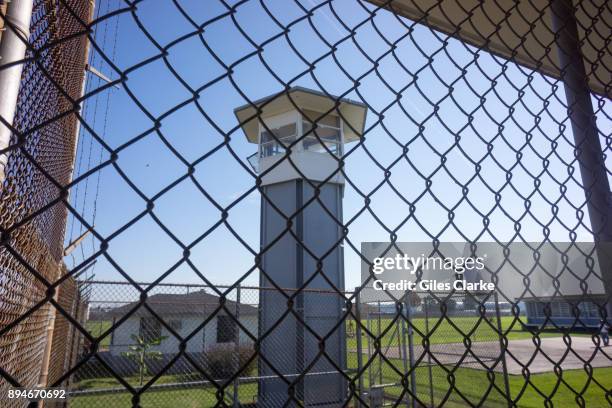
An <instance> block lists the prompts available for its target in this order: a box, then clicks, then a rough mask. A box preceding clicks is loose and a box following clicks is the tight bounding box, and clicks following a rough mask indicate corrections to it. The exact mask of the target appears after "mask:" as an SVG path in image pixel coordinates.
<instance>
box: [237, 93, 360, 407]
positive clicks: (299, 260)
mask: <svg viewBox="0 0 612 408" xmlns="http://www.w3.org/2000/svg"><path fill="white" fill-rule="evenodd" d="M256 107H259V109H261V111H262V113H261V114H260V115H256ZM365 112H366V109H365V106H364V105H362V104H359V103H356V102H353V101H350V100H347V99H338V98H330V97H329V96H327V95H323V94H320V93H318V92H316V91H311V90H308V89H304V88H292V89H291V90H289V91H288V92H286V93H283V94H280V95H275V96H271V97H268V98H264V99H262V100H260V101H256V102H254V103H253V104H249V105H246V106H244V107H241V108H238V109H236V111H235V113H236V116H237V118H238V120H239V121H240V123H241V125H242V127H243V130H244V131H245V133H246V135H247V138H248V139H249V141H251V142H253V143H256V144H257V145H258V152H257V153H256V154H255V155H253V156H251V157H250V158H249V161H250V162H251V164H252V165H253V167H254V169H255V171H256V172H257V173H258V174H259V175H260V177H261V180H262V201H261V243H260V245H261V251H262V252H261V256H262V258H261V259H262V261H261V265H260V269H261V270H260V286H261V287H262V288H263V289H262V290H261V293H260V298H259V305H260V312H259V337H260V339H261V346H260V358H259V359H258V370H259V375H260V377H261V380H260V381H259V392H258V405H259V406H262V407H282V406H287V401H292V400H293V401H294V402H293V403H289V404H288V405H289V406H298V403H297V402H296V401H299V402H300V404H302V405H304V406H317V407H339V406H342V405H343V404H344V403H345V402H346V400H347V395H348V384H347V381H346V380H345V378H344V375H343V374H344V372H345V371H346V332H345V325H344V323H343V322H342V316H343V314H344V313H345V307H346V299H345V297H344V294H343V292H344V261H343V256H344V254H343V247H342V239H341V237H342V229H343V227H342V196H343V193H344V178H343V176H342V175H341V173H340V172H338V168H339V159H340V158H341V157H342V155H343V151H344V144H345V143H347V142H351V141H354V140H357V139H358V138H359V137H360V136H361V133H362V132H363V126H364V122H365ZM254 116H255V117H254ZM289 158H290V159H291V160H289ZM313 198H314V199H313ZM277 288H281V289H277ZM339 292H340V293H339Z"/></svg>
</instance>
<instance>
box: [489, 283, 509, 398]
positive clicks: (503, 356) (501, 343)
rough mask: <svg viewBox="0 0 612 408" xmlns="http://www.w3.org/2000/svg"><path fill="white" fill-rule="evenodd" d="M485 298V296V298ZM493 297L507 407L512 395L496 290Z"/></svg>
mask: <svg viewBox="0 0 612 408" xmlns="http://www.w3.org/2000/svg"><path fill="white" fill-rule="evenodd" d="M485 299H486V298H485ZM493 299H494V300H495V314H496V315H497V331H498V333H499V336H498V337H499V347H500V349H499V350H500V357H501V363H502V370H503V375H504V388H505V391H506V396H507V397H506V398H507V402H508V407H512V406H513V404H512V396H511V395H510V383H509V379H508V367H507V366H506V348H505V347H504V341H503V332H502V330H503V329H502V324H501V310H500V309H499V298H498V296H497V292H496V291H494V292H493ZM485 318H486V310H485Z"/></svg>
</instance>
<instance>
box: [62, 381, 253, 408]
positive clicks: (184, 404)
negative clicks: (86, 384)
mask: <svg viewBox="0 0 612 408" xmlns="http://www.w3.org/2000/svg"><path fill="white" fill-rule="evenodd" d="M231 389H232V388H231V386H229V387H228V388H227V391H229V392H231ZM256 396H257V384H244V385H242V386H241V387H240V388H239V393H238V397H239V400H240V402H241V403H249V402H253V401H255V399H256ZM226 403H227V404H229V405H230V406H231V401H230V399H229V398H226ZM140 406H141V407H143V408H205V407H214V406H217V397H216V388H214V387H198V388H187V389H179V390H162V391H146V392H145V393H144V394H143V395H142V397H141V399H140ZM96 407H99V408H123V407H126V408H128V407H132V394H130V393H127V392H119V393H113V394H105V395H92V396H87V397H77V398H72V399H70V408H96Z"/></svg>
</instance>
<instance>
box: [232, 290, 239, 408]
mask: <svg viewBox="0 0 612 408" xmlns="http://www.w3.org/2000/svg"><path fill="white" fill-rule="evenodd" d="M236 290H237V292H236V321H240V284H238V286H237V287H236ZM236 329H237V333H236V340H235V353H234V363H235V364H234V373H235V377H236V378H235V379H234V396H233V400H234V404H233V407H234V408H238V407H239V406H240V403H239V398H238V387H239V386H240V378H239V377H240V376H239V375H238V369H239V368H240V327H239V326H236Z"/></svg>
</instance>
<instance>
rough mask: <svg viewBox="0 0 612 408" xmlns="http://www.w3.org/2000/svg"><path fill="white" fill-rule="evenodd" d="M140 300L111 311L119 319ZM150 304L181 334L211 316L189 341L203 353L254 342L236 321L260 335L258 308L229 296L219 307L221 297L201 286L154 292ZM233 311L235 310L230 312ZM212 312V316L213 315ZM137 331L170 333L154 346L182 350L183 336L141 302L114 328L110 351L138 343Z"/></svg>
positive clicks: (114, 352) (151, 335)
mask: <svg viewBox="0 0 612 408" xmlns="http://www.w3.org/2000/svg"><path fill="white" fill-rule="evenodd" d="M138 304H139V302H138V301H136V302H132V303H128V304H126V305H124V306H121V307H117V308H114V309H112V310H111V311H109V315H110V316H111V317H113V318H114V319H116V320H119V319H120V318H122V317H124V316H125V315H127V314H129V313H130V311H131V310H132V309H134V308H136V307H138ZM146 304H147V305H148V306H149V307H150V308H151V309H152V310H153V311H154V312H155V313H156V314H157V315H158V316H159V317H160V318H161V319H163V321H164V322H165V323H167V325H168V326H170V327H171V328H172V329H173V330H174V331H175V332H176V333H178V334H179V335H180V336H181V337H183V338H186V337H187V336H189V335H190V334H191V333H192V332H193V331H194V330H196V328H198V326H201V325H202V324H203V323H204V321H206V320H207V319H209V320H208V321H207V322H206V324H205V325H204V326H203V328H200V329H199V330H198V331H197V333H196V334H195V335H194V336H193V337H192V338H191V339H190V340H189V341H188V342H187V349H186V351H187V352H188V353H201V352H204V351H207V350H209V349H210V348H211V347H214V346H217V345H221V344H228V345H229V344H236V342H237V341H238V342H239V344H243V345H245V344H250V343H252V339H251V337H250V336H249V335H248V334H247V332H246V331H245V330H243V329H242V328H240V326H239V325H238V324H237V323H236V320H235V317H236V316H238V317H237V320H238V321H239V322H240V324H241V325H242V326H243V327H244V328H245V329H246V330H248V332H249V333H250V334H251V335H252V336H253V337H257V313H258V311H257V309H256V308H255V307H253V306H250V305H245V304H240V303H236V302H233V301H231V300H226V301H225V305H224V308H222V309H220V310H219V305H220V302H219V297H217V296H215V295H212V294H210V293H206V292H205V291H204V290H199V291H196V292H193V293H188V294H165V293H164V294H156V295H152V296H150V297H149V298H148V299H147V301H146ZM229 314H232V315H233V317H232V316H230V315H229ZM211 316H212V317H211ZM133 335H136V336H143V337H144V338H145V339H156V338H159V337H166V338H165V339H164V340H163V341H162V342H161V344H160V345H159V346H155V347H153V348H152V350H156V351H160V352H162V353H164V354H175V353H178V351H179V343H180V342H179V340H178V339H177V338H176V336H174V335H173V334H172V333H171V332H170V330H169V329H168V328H167V327H165V326H164V325H163V324H162V323H161V322H160V321H159V320H158V319H157V318H156V317H154V316H153V314H151V313H150V312H149V311H148V310H147V309H146V308H145V307H143V306H140V307H138V309H137V310H136V311H135V312H134V313H132V314H131V315H130V317H129V318H128V319H127V320H126V321H125V322H123V323H122V324H121V325H120V326H119V327H117V329H116V330H115V331H114V332H113V335H112V338H111V344H110V347H109V349H110V350H109V351H110V352H111V354H112V355H120V354H121V353H123V352H126V351H128V350H129V346H130V345H132V344H134V343H135V341H134V339H133V338H132V336H133Z"/></svg>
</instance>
